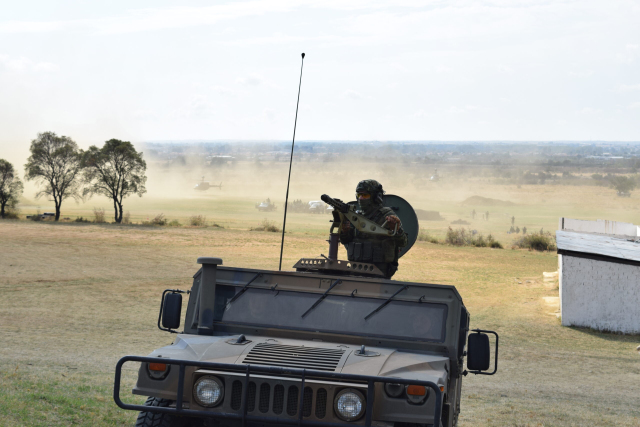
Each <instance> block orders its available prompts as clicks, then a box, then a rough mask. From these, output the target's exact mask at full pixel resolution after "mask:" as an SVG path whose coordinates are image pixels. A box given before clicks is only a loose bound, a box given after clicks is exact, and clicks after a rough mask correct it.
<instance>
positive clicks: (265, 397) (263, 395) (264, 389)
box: [258, 383, 271, 414]
mask: <svg viewBox="0 0 640 427" xmlns="http://www.w3.org/2000/svg"><path fill="white" fill-rule="evenodd" d="M270 394H271V386H270V385H269V384H267V383H262V385H261V386H260V402H259V403H258V409H259V410H260V412H262V413H263V414H266V413H267V412H269V397H270V396H269V395H270Z"/></svg>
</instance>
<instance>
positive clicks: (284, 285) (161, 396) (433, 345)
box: [114, 196, 498, 427]
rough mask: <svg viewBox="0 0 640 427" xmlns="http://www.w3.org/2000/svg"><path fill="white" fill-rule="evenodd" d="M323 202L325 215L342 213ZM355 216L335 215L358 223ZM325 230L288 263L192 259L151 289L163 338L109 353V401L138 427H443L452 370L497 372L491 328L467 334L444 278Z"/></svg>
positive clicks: (455, 387)
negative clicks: (182, 272)
mask: <svg viewBox="0 0 640 427" xmlns="http://www.w3.org/2000/svg"><path fill="white" fill-rule="evenodd" d="M323 197H324V196H323ZM387 197H388V196H387ZM323 200H324V199H323ZM331 201H333V199H331ZM398 205H399V206H404V205H402V204H401V203H398ZM336 206H337V208H336V209H335V210H334V218H338V217H340V215H343V214H345V213H344V212H341V211H340V209H339V208H340V206H341V205H339V204H336V205H335V206H334V207H336ZM403 209H404V208H403ZM401 210H402V209H401ZM357 215H358V214H357V213H354V212H352V211H350V212H347V213H346V215H343V216H347V217H348V219H349V220H350V221H355V222H356V223H358V221H360V223H361V224H362V226H363V227H368V226H369V224H367V223H363V222H362V221H364V219H363V218H361V217H357ZM414 215H415V213H414ZM399 216H400V215H399ZM400 217H401V219H402V220H403V221H404V220H405V218H403V217H402V216H400ZM343 219H344V218H343ZM416 225H417V220H416ZM407 228H408V229H411V227H407ZM333 230H334V228H333V227H332V232H331V233H330V239H329V241H330V247H329V257H325V256H323V257H320V258H302V259H301V260H299V261H298V262H297V263H296V264H295V266H294V267H295V271H272V270H260V269H248V268H238V267H225V266H223V265H222V259H220V258H213V257H201V258H198V259H197V262H198V264H200V265H201V268H200V269H199V270H198V271H197V273H196V274H195V275H194V276H193V283H192V285H191V289H189V290H186V291H183V290H178V289H167V290H165V291H164V293H163V294H162V301H161V306H160V315H159V317H158V327H159V328H160V329H161V330H163V331H167V332H169V333H177V335H176V338H175V340H174V342H173V343H172V344H170V345H167V346H165V347H162V348H159V349H157V350H155V351H153V352H152V353H151V354H149V355H148V356H146V357H139V356H125V357H123V358H122V359H120V360H119V361H118V363H117V365H116V376H115V384H114V400H115V402H116V403H117V405H118V406H120V407H121V408H123V409H129V410H135V411H140V414H139V416H138V419H137V423H136V426H138V427H142V426H163V427H176V426H185V427H186V426H198V427H200V426H213V425H215V426H221V427H222V426H229V427H235V426H245V425H251V426H270V425H273V426H275V425H294V424H295V425H298V426H346V425H355V426H366V427H369V426H372V425H373V426H377V427H413V426H425V427H426V426H434V427H437V426H442V427H453V426H455V425H456V424H457V420H458V414H459V413H460V403H461V402H460V398H461V387H462V378H463V377H464V376H465V375H467V373H469V372H470V373H473V374H485V375H493V374H494V373H495V372H496V371H497V368H498V335H497V334H496V333H495V332H493V331H484V330H480V329H475V330H473V331H472V332H473V333H470V334H469V332H470V331H469V320H470V316H469V313H468V311H467V309H466V308H465V306H464V303H463V301H462V298H461V297H460V294H459V293H458V292H457V290H456V288H455V287H453V286H447V285H437V284H430V283H415V282H404V281H395V280H389V279H385V278H384V277H383V276H382V273H381V272H380V270H378V269H377V268H376V267H375V265H374V264H368V263H361V262H350V261H343V260H339V259H337V255H336V254H337V247H336V245H337V242H338V240H337V239H336V237H335V236H336V234H335V233H333ZM416 235H417V233H416ZM413 240H414V241H415V238H414V239H413ZM184 294H187V295H188V301H187V304H186V315H185V317H184V324H183V326H182V328H183V329H182V330H181V331H179V332H178V331H177V330H178V329H179V328H180V325H181V320H182V316H181V310H182V305H183V303H182V295H184ZM488 333H490V334H493V335H495V350H494V357H493V359H494V363H493V371H492V372H488V371H489V369H490V366H491V363H490V359H491V356H490V353H491V352H490V341H489V336H488V335H487V334H488ZM465 358H466V365H467V370H465V367H464V362H465ZM128 362H138V363H140V367H139V370H138V377H137V383H136V385H135V387H134V388H133V394H136V395H141V396H147V397H148V398H147V401H146V403H145V405H136V404H131V403H125V402H123V400H122V399H121V398H120V388H121V387H120V384H121V375H122V370H123V365H124V364H125V363H128Z"/></svg>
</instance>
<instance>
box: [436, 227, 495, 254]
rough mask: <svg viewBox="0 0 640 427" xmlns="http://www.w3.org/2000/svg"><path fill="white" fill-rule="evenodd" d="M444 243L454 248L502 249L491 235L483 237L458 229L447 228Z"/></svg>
mask: <svg viewBox="0 0 640 427" xmlns="http://www.w3.org/2000/svg"><path fill="white" fill-rule="evenodd" d="M445 242H446V243H448V244H450V245H454V246H475V247H477V248H496V249H502V244H501V243H500V242H498V241H497V240H495V239H494V238H493V236H492V235H491V234H489V235H488V236H487V237H484V236H483V235H482V234H481V233H475V232H473V231H471V230H466V229H464V228H458V229H456V230H454V229H452V228H451V227H449V229H448V230H447V236H446V237H445Z"/></svg>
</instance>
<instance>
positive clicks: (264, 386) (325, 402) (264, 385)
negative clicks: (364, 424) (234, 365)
mask: <svg viewBox="0 0 640 427" xmlns="http://www.w3.org/2000/svg"><path fill="white" fill-rule="evenodd" d="M248 387H249V388H248V389H247V390H246V393H247V402H246V410H247V413H254V414H257V413H261V414H267V415H268V414H271V415H272V416H273V415H275V416H283V415H284V416H289V417H297V416H299V414H300V412H299V409H300V408H302V416H303V418H312V419H313V417H315V419H317V420H322V419H326V418H327V414H328V411H329V409H328V407H329V400H330V399H329V392H328V390H327V389H326V388H325V387H322V386H321V385H320V384H316V385H314V384H309V385H307V386H305V388H304V391H303V392H302V402H300V385H296V384H291V383H289V384H275V385H274V384H273V383H269V382H267V381H265V380H260V379H254V380H252V381H249V385H248ZM243 398H244V384H243V381H242V380H238V379H236V380H233V381H232V382H231V390H230V394H229V397H228V399H229V400H228V401H227V402H228V403H227V404H228V405H230V406H231V409H232V410H234V411H239V410H241V409H242V400H243ZM301 403H302V405H300V404H301Z"/></svg>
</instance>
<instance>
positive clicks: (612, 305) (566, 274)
mask: <svg viewBox="0 0 640 427" xmlns="http://www.w3.org/2000/svg"><path fill="white" fill-rule="evenodd" d="M563 220H564V223H565V224H567V223H569V224H570V221H578V220H569V221H567V219H566V218H564V219H561V224H562V221H563ZM579 222H580V223H588V222H591V223H595V222H596V221H579ZM604 223H605V221H602V223H601V224H597V223H596V224H591V225H589V224H578V226H579V227H580V228H581V231H582V230H585V227H586V229H589V227H591V228H596V229H598V230H600V229H602V230H603V231H604V230H615V231H616V236H612V235H607V234H596V233H594V232H591V233H585V232H576V231H567V230H566V227H562V226H561V229H560V230H559V231H557V232H556V241H557V245H558V263H559V274H558V277H559V285H560V311H561V315H562V324H563V325H564V326H582V327H589V328H594V329H599V330H607V331H615V332H622V333H627V334H639V333H640V239H639V238H638V237H637V231H636V230H637V227H636V226H634V225H633V224H625V223H618V224H623V226H618V225H616V224H615V223H612V222H608V221H607V222H606V223H607V224H609V225H608V226H606V227H600V228H598V227H599V226H600V225H604ZM563 228H564V230H563ZM621 231H624V232H628V233H629V234H628V235H626V236H625V235H624V234H622V233H621ZM632 233H636V234H632Z"/></svg>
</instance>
